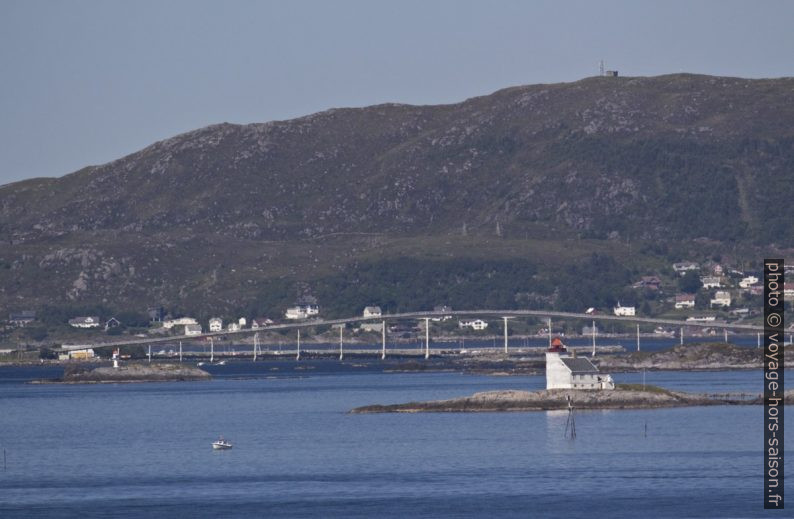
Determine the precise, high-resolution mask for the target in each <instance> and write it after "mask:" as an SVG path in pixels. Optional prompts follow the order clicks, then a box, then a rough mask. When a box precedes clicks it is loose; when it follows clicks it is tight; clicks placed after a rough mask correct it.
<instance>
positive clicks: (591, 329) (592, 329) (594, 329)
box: [590, 319, 596, 357]
mask: <svg viewBox="0 0 794 519" xmlns="http://www.w3.org/2000/svg"><path fill="white" fill-rule="evenodd" d="M590 331H591V332H592V333H593V357H595V335H596V327H595V319H593V327H592V328H590Z"/></svg>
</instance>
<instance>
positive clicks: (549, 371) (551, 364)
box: [546, 351, 572, 389]
mask: <svg viewBox="0 0 794 519" xmlns="http://www.w3.org/2000/svg"><path fill="white" fill-rule="evenodd" d="M571 387H572V385H571V371H570V370H569V369H568V367H567V366H565V364H563V362H562V361H561V360H560V354H559V353H557V352H550V351H547V352H546V389H571Z"/></svg>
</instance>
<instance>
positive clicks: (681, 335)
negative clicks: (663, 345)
mask: <svg viewBox="0 0 794 519" xmlns="http://www.w3.org/2000/svg"><path fill="white" fill-rule="evenodd" d="M680 340H681V343H680V344H681V346H683V345H684V327H683V326H682V327H681V332H680Z"/></svg>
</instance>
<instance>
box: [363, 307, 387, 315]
mask: <svg viewBox="0 0 794 519" xmlns="http://www.w3.org/2000/svg"><path fill="white" fill-rule="evenodd" d="M381 316H383V312H381V310H380V307H379V306H368V307H366V308H364V317H381Z"/></svg>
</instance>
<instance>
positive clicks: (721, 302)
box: [709, 290, 731, 307]
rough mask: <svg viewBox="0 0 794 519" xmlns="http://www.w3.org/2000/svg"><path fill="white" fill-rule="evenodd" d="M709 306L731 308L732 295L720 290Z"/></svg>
mask: <svg viewBox="0 0 794 519" xmlns="http://www.w3.org/2000/svg"><path fill="white" fill-rule="evenodd" d="M709 306H712V307H713V306H723V307H726V306H731V293H730V292H728V291H727V290H718V291H717V293H716V294H714V298H713V299H712V300H711V302H710V303H709Z"/></svg>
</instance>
